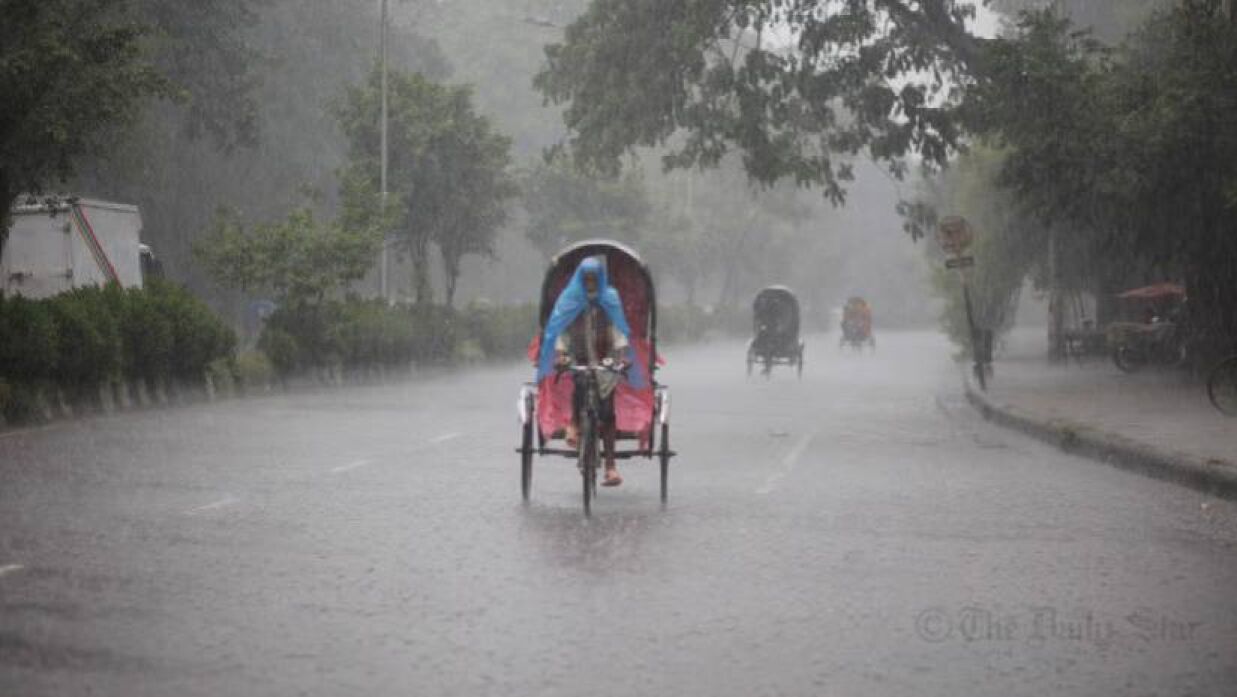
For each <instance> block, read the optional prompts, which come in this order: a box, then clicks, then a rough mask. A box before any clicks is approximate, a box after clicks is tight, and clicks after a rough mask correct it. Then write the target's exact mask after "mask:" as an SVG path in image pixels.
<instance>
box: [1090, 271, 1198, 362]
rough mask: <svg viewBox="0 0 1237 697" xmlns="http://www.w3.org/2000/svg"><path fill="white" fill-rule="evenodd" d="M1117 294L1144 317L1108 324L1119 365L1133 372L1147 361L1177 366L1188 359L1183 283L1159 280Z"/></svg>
mask: <svg viewBox="0 0 1237 697" xmlns="http://www.w3.org/2000/svg"><path fill="white" fill-rule="evenodd" d="M1117 297H1119V298H1121V299H1122V300H1125V301H1126V304H1127V308H1130V310H1132V311H1134V312H1137V314H1138V315H1139V316H1140V319H1141V320H1142V321H1139V322H1113V323H1112V324H1110V325H1108V343H1109V345H1110V346H1111V347H1112V360H1113V363H1115V364H1116V366H1117V367H1118V368H1120V369H1121V370H1123V371H1125V372H1127V373H1132V372H1136V371H1138V370H1141V369H1142V368H1144V367H1145V366H1147V365H1161V366H1177V365H1181V364H1182V363H1184V362H1185V360H1186V356H1187V350H1186V341H1185V338H1186V337H1185V331H1184V327H1183V326H1182V324H1181V317H1182V316H1183V312H1182V308H1183V307H1184V303H1185V289H1184V288H1183V287H1182V286H1180V285H1177V284H1175V283H1157V284H1154V285H1150V286H1144V287H1142V288H1134V289H1133V290H1127V291H1125V292H1124V293H1121V294H1120V295H1118V296H1117ZM1127 314H1131V313H1130V312H1128V311H1127Z"/></svg>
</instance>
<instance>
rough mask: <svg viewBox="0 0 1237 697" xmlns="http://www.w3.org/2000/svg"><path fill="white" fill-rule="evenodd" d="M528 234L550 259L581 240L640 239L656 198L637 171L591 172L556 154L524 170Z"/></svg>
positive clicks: (628, 240) (627, 240) (629, 240)
mask: <svg viewBox="0 0 1237 697" xmlns="http://www.w3.org/2000/svg"><path fill="white" fill-rule="evenodd" d="M523 190H524V191H523V201H522V202H523V205H524V209H525V211H527V213H528V221H527V223H526V227H525V234H526V235H527V236H528V239H529V241H531V242H532V243H533V246H535V247H536V248H537V249H538V250H539V251H540V252H541V253H542V254H543V255H545V257H546V258H547V259H548V258H550V257H551V256H553V254H554V253H555V252H557V251H558V250H559V249H561V248H563V247H564V246H566V245H568V244H570V243H572V242H578V241H580V240H585V239H590V238H603V239H613V240H619V241H621V242H629V243H631V242H635V241H636V240H638V239H640V236H641V234H642V232H643V230H644V228H645V226H646V225H647V224H648V223H649V220H650V218H651V217H652V213H653V211H652V204H651V203H650V201H649V199H648V195H647V194H646V192H645V187H644V181H643V179H642V178H641V177H640V176H639V174H638V173H633V172H628V173H627V174H625V175H623V176H621V177H617V178H606V177H598V176H595V175H590V174H588V173H587V172H584V171H581V170H579V169H577V168H576V166H575V163H574V162H573V161H572V160H571V158H569V157H566V156H564V155H562V154H556V155H554V156H552V157H550V158H547V159H546V160H544V161H542V162H540V163H539V164H538V165H537V166H535V167H533V168H532V169H531V170H529V171H527V172H526V173H525V174H524V176H523Z"/></svg>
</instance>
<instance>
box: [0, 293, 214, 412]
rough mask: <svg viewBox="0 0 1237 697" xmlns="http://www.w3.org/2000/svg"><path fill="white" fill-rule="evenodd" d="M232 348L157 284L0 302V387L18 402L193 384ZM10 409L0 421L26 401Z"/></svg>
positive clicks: (194, 304)
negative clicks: (101, 389) (39, 394)
mask: <svg viewBox="0 0 1237 697" xmlns="http://www.w3.org/2000/svg"><path fill="white" fill-rule="evenodd" d="M235 345H236V337H235V335H234V334H233V332H232V330H231V329H230V328H229V327H228V326H227V325H225V324H224V323H223V322H222V321H221V320H220V319H219V317H218V316H217V315H216V314H215V313H214V312H212V311H211V310H210V308H208V307H207V306H206V305H205V304H203V303H202V302H201V301H200V300H198V299H197V298H195V297H194V296H193V295H192V294H190V293H189V292H188V291H186V290H185V289H184V288H181V287H179V286H176V285H172V284H170V283H167V282H164V281H159V280H153V281H151V282H150V283H148V284H147V286H146V287H145V288H142V289H136V288H130V289H122V288H120V287H119V286H116V285H114V284H113V285H109V286H106V287H104V288H98V287H95V286H89V287H84V288H78V289H76V290H73V291H70V292H68V293H63V294H61V295H58V296H55V297H53V298H48V299H45V300H28V299H26V298H22V297H20V296H18V297H12V298H5V297H3V296H0V381H3V382H5V383H6V384H8V385H9V386H10V387H12V388H15V389H16V390H17V392H19V393H21V394H22V395H26V396H29V394H31V393H32V392H33V391H36V390H39V389H43V388H48V387H52V388H57V389H61V390H64V391H65V392H66V393H68V394H70V395H71V396H82V395H89V394H90V393H91V392H92V391H93V390H95V389H96V388H97V387H98V386H99V385H101V384H106V383H112V382H117V381H128V380H140V381H144V382H146V383H147V384H150V385H154V384H159V383H163V382H165V381H168V380H177V381H182V382H186V383H196V382H200V381H201V380H202V378H203V375H204V374H205V371H206V369H207V366H208V365H209V364H210V363H211V362H212V361H216V360H219V359H228V358H230V357H231V356H232V352H233V350H234V348H235ZM11 406H12V407H13V408H14V409H17V410H18V411H16V412H12V413H9V414H6V416H7V417H13V416H20V417H28V416H30V409H29V406H30V405H29V400H28V399H26V400H18V402H14V403H13V404H12V405H11Z"/></svg>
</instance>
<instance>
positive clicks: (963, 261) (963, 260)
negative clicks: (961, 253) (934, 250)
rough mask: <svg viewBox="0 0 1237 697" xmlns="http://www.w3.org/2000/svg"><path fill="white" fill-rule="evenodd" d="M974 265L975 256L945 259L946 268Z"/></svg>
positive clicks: (961, 267)
mask: <svg viewBox="0 0 1237 697" xmlns="http://www.w3.org/2000/svg"><path fill="white" fill-rule="evenodd" d="M974 265H975V257H954V258H953V259H946V260H945V268H947V269H969V268H970V267H972V266H974Z"/></svg>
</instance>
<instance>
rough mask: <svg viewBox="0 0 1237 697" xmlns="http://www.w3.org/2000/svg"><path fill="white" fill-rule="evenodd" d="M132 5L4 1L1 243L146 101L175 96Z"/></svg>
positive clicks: (119, 0)
mask: <svg viewBox="0 0 1237 697" xmlns="http://www.w3.org/2000/svg"><path fill="white" fill-rule="evenodd" d="M130 9H131V3H130V2H128V1H127V0H0V17H3V18H4V22H3V24H0V94H3V95H4V99H3V100H2V101H0V245H2V244H3V242H4V239H5V238H6V237H7V236H8V228H9V224H10V220H9V210H10V209H11V207H12V204H13V202H14V201H15V200H16V197H17V196H18V195H19V194H20V193H23V192H39V191H42V190H43V189H44V187H46V186H48V185H51V184H53V183H54V182H56V181H64V180H66V179H67V178H68V177H69V176H71V175H72V174H73V172H74V166H75V164H76V163H77V161H78V160H79V159H80V158H81V157H83V156H84V155H87V154H89V153H92V152H97V151H98V149H99V148H100V146H101V145H102V144H103V143H104V142H105V140H106V136H108V135H109V134H111V133H112V132H113V129H115V128H116V127H119V126H121V125H124V124H125V123H128V122H130V121H132V119H133V118H134V117H135V116H136V114H137V111H138V108H139V107H140V105H141V104H142V102H143V100H144V99H145V98H147V97H149V96H154V95H164V96H167V95H170V94H171V90H170V88H169V85H168V83H167V81H166V80H164V79H163V78H162V77H160V75H159V74H158V72H157V71H156V70H155V68H154V66H152V65H151V64H150V62H149V60H148V58H147V56H146V55H145V54H144V52H143V41H144V40H145V38H146V36H147V34H148V33H149V29H148V27H146V26H143V25H141V24H138V23H137V22H135V21H134V20H133V18H132V16H131V15H130V13H129V10H130Z"/></svg>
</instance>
